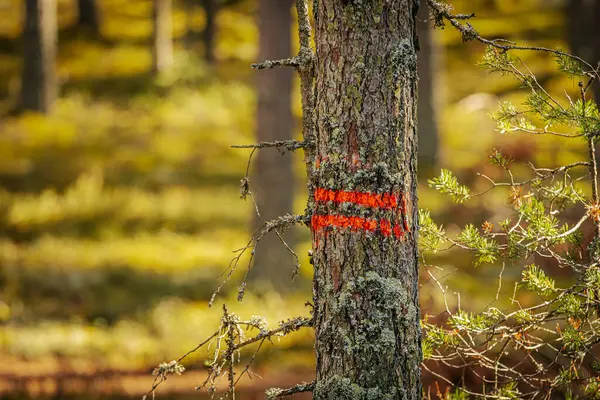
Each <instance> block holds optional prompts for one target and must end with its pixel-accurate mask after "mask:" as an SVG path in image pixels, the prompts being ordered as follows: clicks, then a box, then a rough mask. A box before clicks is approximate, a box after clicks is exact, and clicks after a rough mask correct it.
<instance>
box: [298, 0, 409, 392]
mask: <svg viewBox="0 0 600 400" xmlns="http://www.w3.org/2000/svg"><path fill="white" fill-rule="evenodd" d="M417 9H418V1H416V0H396V1H359V0H319V1H318V4H317V5H316V11H315V13H316V28H315V29H316V34H315V36H316V40H315V41H316V57H317V59H316V64H315V75H316V89H315V90H316V116H315V119H316V120H315V123H316V141H317V143H316V149H315V153H316V154H315V157H316V160H315V163H314V171H311V172H310V183H311V187H312V191H313V192H314V213H313V216H312V220H311V231H312V237H313V263H314V269H315V277H314V296H315V299H314V301H315V304H314V305H315V334H316V344H315V347H316V361H317V379H316V387H315V391H314V398H315V399H318V400H367V399H388V400H391V399H403V400H404V399H414V400H416V399H420V398H421V383H420V362H421V345H420V344H421V332H420V328H419V301H418V285H417V284H418V262H417V244H416V239H417V229H418V220H417V216H418V211H417V194H416V189H417V181H416V172H417V165H416V164H417V59H416V48H415V47H416V44H415V29H416V26H415V16H416V12H417Z"/></svg>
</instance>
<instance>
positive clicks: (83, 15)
mask: <svg viewBox="0 0 600 400" xmlns="http://www.w3.org/2000/svg"><path fill="white" fill-rule="evenodd" d="M77 5H78V11H79V19H78V21H77V25H79V26H83V27H86V28H88V29H90V30H91V31H92V33H93V34H95V35H97V34H98V33H99V30H100V18H99V16H98V7H97V4H96V0H77Z"/></svg>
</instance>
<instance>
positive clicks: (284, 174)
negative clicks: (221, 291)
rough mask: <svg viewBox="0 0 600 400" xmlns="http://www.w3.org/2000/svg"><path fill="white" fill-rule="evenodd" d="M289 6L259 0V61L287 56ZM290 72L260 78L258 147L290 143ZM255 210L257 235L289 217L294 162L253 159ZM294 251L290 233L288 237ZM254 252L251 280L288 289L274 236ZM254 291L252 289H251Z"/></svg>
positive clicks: (266, 156)
mask: <svg viewBox="0 0 600 400" xmlns="http://www.w3.org/2000/svg"><path fill="white" fill-rule="evenodd" d="M291 6H292V1H291V0H277V1H273V0H261V1H260V3H259V30H260V54H259V60H260V61H263V60H274V59H279V58H286V57H289V56H290V54H291V24H292V14H291V11H292V10H291ZM293 72H294V71H293V70H292V69H291V68H276V69H273V70H268V71H259V72H258V81H257V86H258V127H257V138H258V141H273V140H287V139H292V136H293V117H292V104H291V92H292V76H293V75H292V74H293ZM252 182H253V190H254V196H255V199H256V204H257V206H258V209H259V211H260V213H261V216H260V218H259V217H255V220H254V227H255V228H256V229H258V228H259V227H260V226H261V225H262V224H263V223H264V222H265V221H270V220H273V219H276V218H277V217H280V216H282V215H285V214H288V213H291V212H292V205H293V199H294V176H293V171H292V157H291V156H290V155H289V154H286V155H284V156H282V155H281V154H280V153H279V151H278V150H276V149H264V150H260V151H259V152H258V153H257V156H256V164H255V172H254V176H253V179H252ZM286 241H287V242H288V244H290V245H293V243H294V238H293V232H289V233H288V234H287V235H286ZM258 246H259V250H258V251H257V252H256V256H255V262H254V266H253V269H252V274H251V279H252V280H254V281H255V282H256V281H260V282H263V283H267V282H268V283H269V284H270V285H271V286H273V288H274V289H276V290H278V291H282V290H283V289H285V288H287V287H290V284H291V277H292V273H293V269H294V267H293V266H294V259H293V257H292V256H291V254H290V253H289V251H288V250H287V249H286V248H285V247H284V246H283V244H282V243H281V241H280V240H279V238H277V236H275V235H273V234H270V235H266V236H265V237H264V238H262V239H261V241H260V243H259V245H258ZM255 286H256V285H255Z"/></svg>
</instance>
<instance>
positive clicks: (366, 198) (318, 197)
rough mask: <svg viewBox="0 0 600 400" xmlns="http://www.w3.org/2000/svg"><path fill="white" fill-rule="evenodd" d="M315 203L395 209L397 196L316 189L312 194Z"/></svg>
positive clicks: (397, 201)
mask: <svg viewBox="0 0 600 400" xmlns="http://www.w3.org/2000/svg"><path fill="white" fill-rule="evenodd" d="M314 196H315V201H316V202H321V203H327V202H330V201H331V202H334V203H354V204H358V205H361V206H368V207H373V208H384V209H391V208H397V207H398V204H399V203H400V202H399V199H398V196H396V195H394V194H390V193H384V194H374V193H368V192H346V191H344V190H329V189H323V188H317V189H316V190H315V193H314Z"/></svg>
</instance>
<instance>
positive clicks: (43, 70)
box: [21, 0, 58, 113]
mask: <svg viewBox="0 0 600 400" xmlns="http://www.w3.org/2000/svg"><path fill="white" fill-rule="evenodd" d="M57 35H58V32H57V25H56V1H55V0H26V1H25V30H24V32H23V75H22V84H21V106H22V108H23V109H26V110H33V111H39V112H42V113H48V112H50V111H51V110H52V106H53V105H54V101H55V100H56V95H57V90H58V89H57V78H56V44H57V40H58V36H57Z"/></svg>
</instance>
